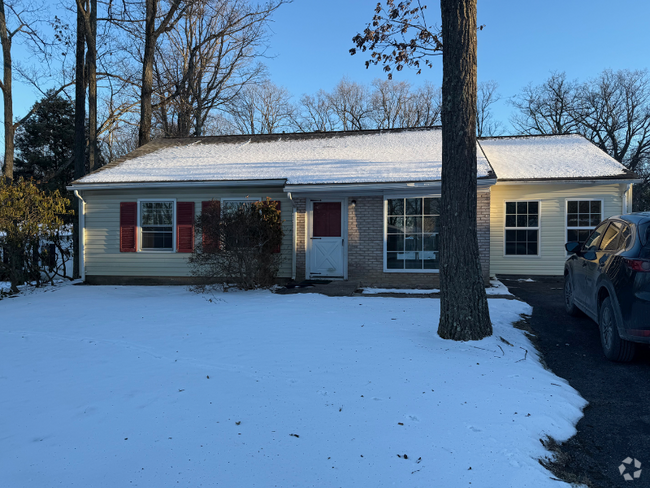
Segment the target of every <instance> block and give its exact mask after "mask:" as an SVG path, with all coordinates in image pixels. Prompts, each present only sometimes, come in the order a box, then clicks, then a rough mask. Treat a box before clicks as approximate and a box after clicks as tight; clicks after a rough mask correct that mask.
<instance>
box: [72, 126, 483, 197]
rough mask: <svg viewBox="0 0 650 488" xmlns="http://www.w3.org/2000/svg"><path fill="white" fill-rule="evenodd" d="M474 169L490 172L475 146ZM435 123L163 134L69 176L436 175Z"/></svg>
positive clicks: (292, 181)
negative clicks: (100, 165)
mask: <svg viewBox="0 0 650 488" xmlns="http://www.w3.org/2000/svg"><path fill="white" fill-rule="evenodd" d="M477 152H478V157H477V176H478V177H479V178H481V177H494V175H493V173H492V170H491V168H490V165H489V163H488V162H487V160H486V159H485V157H484V156H483V154H482V153H481V151H480V150H478V151H477ZM441 168H442V134H441V130H440V129H420V130H418V129H415V130H395V131H361V132H334V133H311V134H272V135H265V136H224V137H204V138H198V139H197V138H192V139H189V138H185V139H163V140H161V141H154V142H152V143H150V144H147V145H146V146H143V147H142V148H140V149H139V150H137V151H134V153H131V155H129V156H127V157H126V158H124V159H123V160H121V161H117V162H116V163H112V164H110V165H108V166H106V167H105V168H102V169H101V170H99V171H96V172H94V173H92V174H90V175H87V176H85V177H83V178H81V179H79V180H77V181H75V182H74V185H77V184H79V185H82V184H97V183H140V182H143V183H145V182H146V183H148V182H189V181H241V180H286V183H287V184H289V185H304V184H338V183H357V184H363V183H384V182H418V181H437V180H440V175H441Z"/></svg>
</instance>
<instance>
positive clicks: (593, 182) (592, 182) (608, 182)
mask: <svg viewBox="0 0 650 488" xmlns="http://www.w3.org/2000/svg"><path fill="white" fill-rule="evenodd" d="M497 183H498V184H499V185H548V184H559V185H568V184H571V185H575V184H584V185H616V184H620V183H624V184H628V183H643V180H642V179H639V178H628V179H624V178H621V179H618V178H617V179H611V180H608V179H591V180H590V179H587V178H585V179H580V178H574V179H566V180H562V179H546V180H499V179H498V178H497Z"/></svg>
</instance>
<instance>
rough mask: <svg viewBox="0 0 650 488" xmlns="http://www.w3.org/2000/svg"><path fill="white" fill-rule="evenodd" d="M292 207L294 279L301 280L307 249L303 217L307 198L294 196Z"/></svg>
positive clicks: (304, 268)
mask: <svg viewBox="0 0 650 488" xmlns="http://www.w3.org/2000/svg"><path fill="white" fill-rule="evenodd" d="M293 207H294V208H295V209H296V228H295V229H294V232H295V233H296V280H297V281H302V280H304V279H305V270H306V269H307V268H306V262H305V257H306V254H305V251H306V249H307V246H306V243H305V217H306V212H307V199H306V198H294V199H293Z"/></svg>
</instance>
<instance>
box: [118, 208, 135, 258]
mask: <svg viewBox="0 0 650 488" xmlns="http://www.w3.org/2000/svg"><path fill="white" fill-rule="evenodd" d="M137 229H138V203H137V202H120V252H136V251H137V250H138V233H137Z"/></svg>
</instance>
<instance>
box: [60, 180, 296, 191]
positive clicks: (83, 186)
mask: <svg viewBox="0 0 650 488" xmlns="http://www.w3.org/2000/svg"><path fill="white" fill-rule="evenodd" d="M285 182H286V180H220V181H191V180H187V181H140V182H135V183H125V182H121V183H120V182H116V183H72V184H71V185H70V186H67V187H66V188H67V189H68V190H119V189H127V188H138V189H141V188H189V187H191V188H196V187H206V186H216V187H224V186H233V187H239V186H248V187H251V186H284V184H285Z"/></svg>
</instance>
